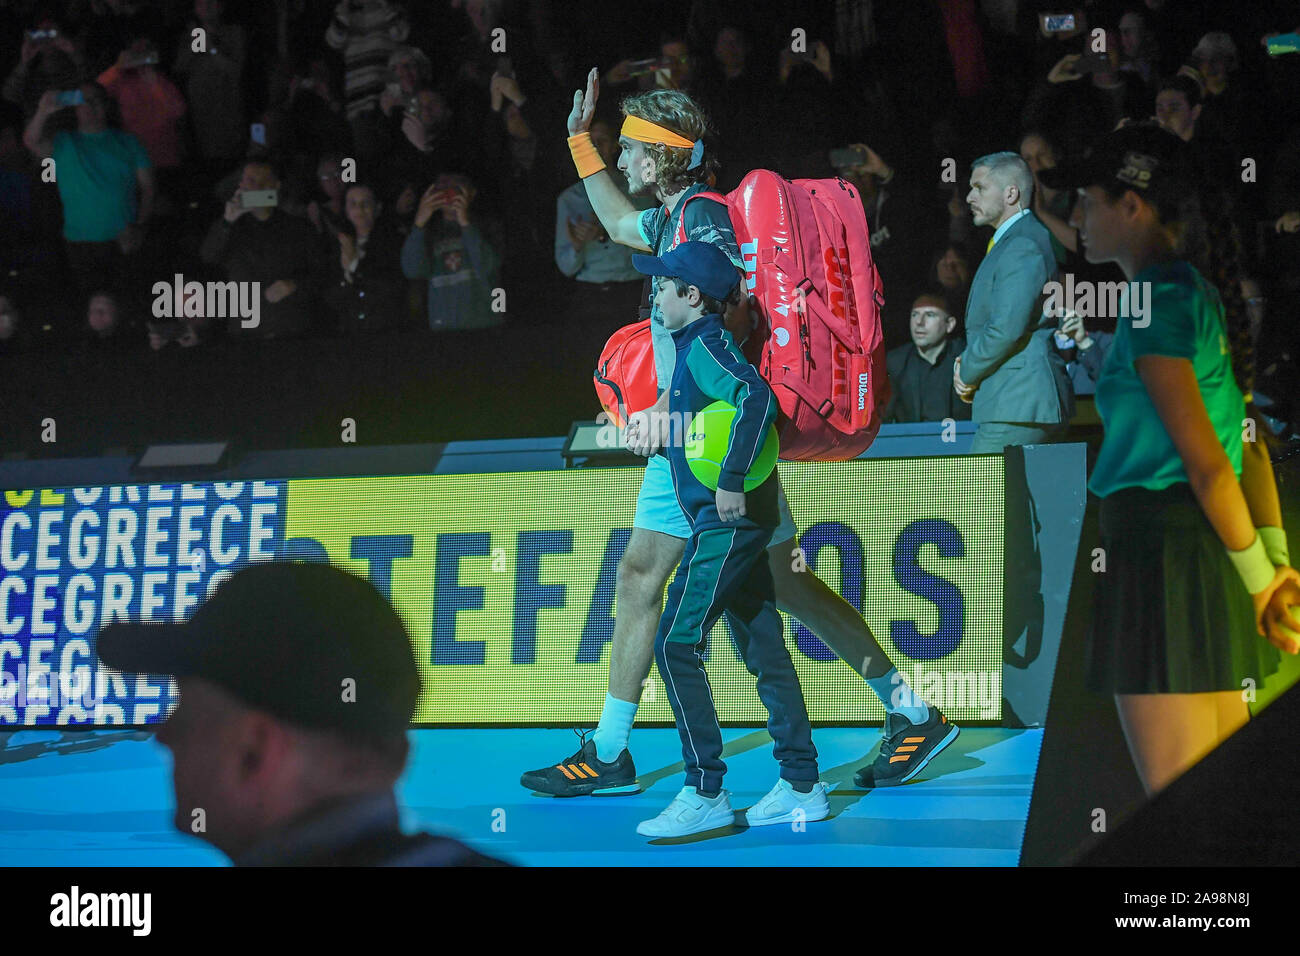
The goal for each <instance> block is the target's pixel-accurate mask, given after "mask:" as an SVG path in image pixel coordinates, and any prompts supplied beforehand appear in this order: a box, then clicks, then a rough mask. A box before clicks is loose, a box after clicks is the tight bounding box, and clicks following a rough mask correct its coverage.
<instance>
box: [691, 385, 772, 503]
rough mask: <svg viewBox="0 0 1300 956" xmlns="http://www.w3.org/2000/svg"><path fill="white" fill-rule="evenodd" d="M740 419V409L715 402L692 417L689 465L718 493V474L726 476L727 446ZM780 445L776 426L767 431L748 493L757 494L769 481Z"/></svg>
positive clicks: (751, 471)
mask: <svg viewBox="0 0 1300 956" xmlns="http://www.w3.org/2000/svg"><path fill="white" fill-rule="evenodd" d="M735 419H736V408H735V406H734V405H729V404H727V403H726V402H714V403H713V404H712V405H709V406H708V407H707V408H705V409H704V410H703V411H701V412H697V413H696V414H695V415H694V417H692V418H691V427H690V429H689V430H688V431H687V433H686V442H685V448H684V450H685V452H686V463H687V464H688V465H690V467H691V473H692V474H694V475H695V477H696V478H697V479H699V482H700V484H702V485H704V487H706V488H708V489H709V490H710V491H717V490H718V475H719V474H721V473H722V460H723V459H724V458H726V457H727V443H728V442H729V441H730V440H731V423H732V422H733V421H735ZM778 451H779V443H778V441H777V437H776V426H775V425H771V426H769V427H768V429H767V435H766V436H765V437H764V439H763V447H762V449H761V450H760V451H759V453H758V458H757V459H755V461H754V466H753V467H752V468H750V469H749V473H748V474H747V475H745V490H746V491H753V490H754V489H755V488H757V487H758V486H759V485H761V484H762V483H763V482H765V481H766V480H767V478H768V476H769V475H770V474H772V469H773V468H775V467H776V456H777V452H778Z"/></svg>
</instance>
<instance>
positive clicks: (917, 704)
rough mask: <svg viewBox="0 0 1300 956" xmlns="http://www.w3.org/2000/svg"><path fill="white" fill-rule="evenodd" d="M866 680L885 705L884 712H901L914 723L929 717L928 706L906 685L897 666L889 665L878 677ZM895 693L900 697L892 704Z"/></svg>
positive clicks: (924, 720)
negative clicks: (896, 702) (897, 701)
mask: <svg viewBox="0 0 1300 956" xmlns="http://www.w3.org/2000/svg"><path fill="white" fill-rule="evenodd" d="M866 682H867V686H868V687H870V688H871V689H872V690H874V691H875V692H876V696H877V697H879V698H880V701H881V703H883V704H884V705H885V711H886V713H891V714H902V715H903V716H904V717H906V718H907V719H908V720H910V721H911V722H912V723H914V724H923V723H925V722H926V721H927V720H929V719H930V706H929V705H928V704H927V703H926V702H925V701H923V700H922V699H921V698H920V697H919V696H918V695H917V694H916V692H915V691H914V690H912V688H911V687H909V686H908V684H907V681H906V680H904V678H903V675H902V674H900V673H898V668H896V667H891V668H890V669H889V670H887V671H886V672H885V673H883V674H881V675H880V676H879V677H868V678H866ZM900 691H901V693H900ZM895 694H897V695H898V696H899V697H900V698H902V699H901V700H900V701H899V703H898V704H897V705H895V704H894V695H895Z"/></svg>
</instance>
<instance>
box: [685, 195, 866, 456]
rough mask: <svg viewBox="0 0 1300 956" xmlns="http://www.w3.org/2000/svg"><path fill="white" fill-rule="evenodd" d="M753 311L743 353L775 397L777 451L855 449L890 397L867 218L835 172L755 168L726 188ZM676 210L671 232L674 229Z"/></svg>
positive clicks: (860, 448)
mask: <svg viewBox="0 0 1300 956" xmlns="http://www.w3.org/2000/svg"><path fill="white" fill-rule="evenodd" d="M700 198H706V199H712V200H714V201H716V202H721V203H724V204H725V205H726V206H727V210H728V212H729V213H730V217H731V224H732V227H733V228H734V229H735V233H736V242H737V244H738V245H739V246H740V254H741V258H742V260H743V262H744V265H745V288H746V290H747V291H748V293H749V294H750V295H751V296H753V297H754V298H755V299H756V300H757V302H758V306H759V309H758V312H759V314H758V315H752V314H751V322H752V323H753V324H754V328H753V332H752V334H751V335H750V338H749V341H747V342H746V343H745V346H744V348H745V354H746V356H747V357H748V358H749V359H750V361H752V362H753V363H754V364H755V366H757V368H758V370H759V372H760V373H761V374H762V376H763V377H764V378H765V379H766V380H767V382H768V384H770V385H771V386H772V391H773V392H774V393H775V394H776V398H777V401H778V402H779V403H780V406H781V421H780V422H779V423H778V431H779V434H780V441H781V457H782V458H783V459H785V460H787V461H846V460H848V459H851V458H856V457H857V456H858V455H860V454H861V453H862V452H864V451H865V450H866V449H867V448H868V447H869V446H870V445H871V442H872V441H873V440H874V439H875V437H876V433H877V432H878V431H879V430H880V418H881V415H882V414H883V413H884V409H885V406H886V405H887V404H888V402H889V379H888V377H887V375H886V373H885V345H884V335H883V333H882V331H881V326H880V313H881V310H882V309H883V308H884V304H885V297H884V292H883V289H882V288H881V282H880V273H879V271H878V270H877V269H876V264H875V262H873V261H872V258H871V241H870V239H869V237H868V233H867V216H866V211H865V210H864V209H863V207H862V200H861V198H860V197H859V196H858V192H857V190H856V189H855V188H853V187H852V186H850V185H849V184H848V183H846V182H845V181H844V180H842V179H796V180H794V181H790V180H788V179H784V178H782V177H781V176H779V175H777V174H776V173H774V172H772V171H771V170H767V169H756V170H754V171H753V172H751V173H750V174H749V175H747V176H746V177H745V178H744V179H743V180H742V181H741V184H740V186H739V187H737V188H736V189H735V190H733V191H732V192H731V193H730V194H728V195H726V196H724V195H722V194H721V193H716V192H700V193H696V194H695V195H694V196H691V197H690V198H689V199H688V200H687V201H686V202H685V203H683V204H682V210H681V212H682V214H683V215H684V213H685V207H686V205H687V203H690V202H693V201H694V200H696V199H700ZM684 235H685V230H684V226H683V220H682V217H681V216H680V215H679V216H678V220H677V237H676V238H677V240H678V241H679V242H680V241H682V240H683V239H684Z"/></svg>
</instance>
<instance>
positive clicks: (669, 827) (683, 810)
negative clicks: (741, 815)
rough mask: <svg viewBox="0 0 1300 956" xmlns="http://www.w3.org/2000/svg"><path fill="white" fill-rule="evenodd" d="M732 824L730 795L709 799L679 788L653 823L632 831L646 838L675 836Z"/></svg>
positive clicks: (724, 794)
mask: <svg viewBox="0 0 1300 956" xmlns="http://www.w3.org/2000/svg"><path fill="white" fill-rule="evenodd" d="M735 822H736V813H735V811H734V810H732V809H731V799H730V794H728V793H727V791H725V790H722V791H720V792H719V793H718V795H717V796H716V797H714V798H713V799H712V800H710V799H709V798H708V797H702V796H700V795H699V794H698V793H696V792H695V788H694V787H682V789H681V791H680V792H679V793H678V794H677V796H675V797H674V798H673V802H672V803H670V804H668V806H667V807H665V808H664V811H663V813H661V814H659V816H657V817H655V818H654V819H653V820H646V821H644V822H642V823H639V824H637V828H636V832H637V833H639V834H641V835H642V836H648V837H678V836H687V835H688V834H691V833H703V832H704V831H705V830H715V829H717V828H718V827H726V826H730V825H731V824H733V823H735Z"/></svg>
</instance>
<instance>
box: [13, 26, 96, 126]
mask: <svg viewBox="0 0 1300 956" xmlns="http://www.w3.org/2000/svg"><path fill="white" fill-rule="evenodd" d="M81 70H82V59H81V51H80V50H78V49H77V47H76V45H75V44H74V43H73V42H72V41H71V40H70V39H69V38H68V36H67V34H65V33H64V32H63V31H62V30H60V29H59V27H58V25H57V24H55V23H54V22H53V21H52V20H43V21H41V23H40V25H39V26H37V27H36V29H34V30H28V31H27V32H26V33H25V34H24V35H23V45H22V52H21V54H20V56H19V59H18V62H17V63H16V64H14V68H13V69H12V70H11V71H10V72H9V75H8V76H7V77H5V81H4V87H3V95H4V98H5V99H6V100H8V101H9V102H10V103H16V104H18V105H19V106H21V107H22V108H23V114H24V116H25V117H27V118H30V117H31V115H32V113H34V112H35V111H36V103H37V101H38V100H39V99H40V98H41V94H42V93H44V92H45V91H46V90H50V89H58V90H70V89H73V88H74V87H76V85H77V81H78V79H79V78H80V76H81Z"/></svg>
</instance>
